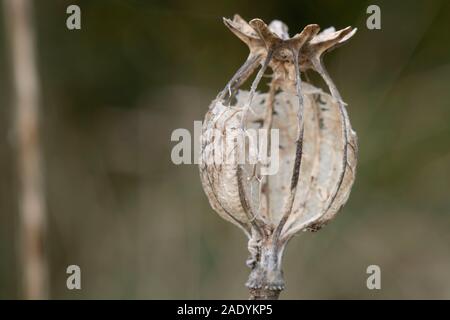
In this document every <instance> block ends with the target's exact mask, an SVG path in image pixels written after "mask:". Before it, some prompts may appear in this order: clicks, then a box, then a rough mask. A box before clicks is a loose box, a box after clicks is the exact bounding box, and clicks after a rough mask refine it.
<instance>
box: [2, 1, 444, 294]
mask: <svg viewBox="0 0 450 320" xmlns="http://www.w3.org/2000/svg"><path fill="white" fill-rule="evenodd" d="M2 4H3V3H2ZM31 4H32V5H33V6H32V11H31V17H32V20H33V21H32V25H31V26H32V31H33V32H34V36H35V39H34V42H35V49H36V52H35V59H36V70H37V74H36V78H37V81H38V85H39V89H40V90H39V98H38V99H39V104H40V105H39V107H40V109H39V112H38V117H39V120H40V131H39V134H40V148H41V159H42V162H41V163H42V167H43V171H42V177H43V181H44V184H43V185H44V187H43V188H42V190H41V192H40V194H41V196H42V197H43V204H42V208H43V210H42V212H43V214H44V215H45V217H46V218H45V222H44V225H45V226H46V235H45V238H44V239H37V240H36V241H37V242H38V244H37V246H41V247H42V250H43V251H42V253H43V254H44V255H45V256H46V259H47V267H48V291H47V292H48V294H47V296H48V297H49V298H60V299H79V298H86V299H98V298H113V299H175V298H176V299H221V298H223V299H246V298H247V296H248V293H247V289H246V288H245V286H244V283H245V281H246V279H247V276H248V273H249V269H247V267H246V266H245V260H246V257H247V249H246V247H247V243H246V242H247V240H246V239H245V236H244V235H243V233H242V232H241V231H240V230H238V228H236V227H235V226H233V225H231V224H230V223H227V222H225V221H223V220H222V219H221V218H219V216H218V215H217V214H216V213H215V212H214V211H213V210H212V209H211V207H210V206H209V204H208V200H207V198H206V196H205V195H204V193H203V190H202V188H201V184H200V179H199V174H198V168H197V166H196V165H180V166H176V165H174V164H173V163H172V162H171V159H170V153H171V149H172V147H173V146H174V145H175V144H176V143H175V142H171V141H170V136H171V133H172V131H173V130H174V129H176V128H187V129H189V130H190V131H192V130H193V121H194V120H202V119H203V116H204V114H205V112H206V110H207V107H208V105H209V103H210V101H211V100H212V99H213V98H214V97H215V96H216V94H217V93H218V91H219V90H221V89H222V88H223V87H224V85H225V84H226V82H227V81H228V80H229V79H230V77H231V76H232V75H233V74H234V72H235V71H236V70H237V68H238V67H239V66H240V65H241V64H242V62H243V61H244V59H245V58H246V57H247V48H246V46H245V45H244V44H243V43H242V42H240V40H238V39H237V38H236V37H235V36H234V35H233V34H232V33H231V32H230V31H229V30H228V29H227V28H226V27H225V26H224V25H223V23H222V20H221V19H222V17H223V16H225V17H232V15H233V14H234V13H239V14H241V15H242V16H243V17H244V18H246V19H251V18H254V17H259V18H262V19H264V20H265V21H266V22H269V21H270V20H272V19H280V20H282V21H284V22H285V23H286V24H287V25H288V26H289V27H290V33H291V34H294V33H296V32H298V31H299V30H301V29H302V28H303V27H304V26H305V25H306V24H308V23H318V24H319V25H320V26H321V27H322V28H325V27H328V26H331V25H333V26H335V27H337V28H342V27H346V26H348V25H351V26H355V27H358V29H359V31H358V33H357V34H356V36H355V37H354V38H353V39H352V40H351V41H350V42H349V43H348V44H346V45H345V46H343V47H341V48H339V49H337V50H336V51H334V52H333V53H331V54H329V55H328V56H327V58H326V61H325V63H326V65H327V66H328V68H329V71H330V74H331V75H332V78H333V79H334V80H335V82H336V84H337V86H338V88H339V89H340V91H341V94H342V95H343V97H344V100H345V101H346V102H347V103H348V104H349V106H348V112H349V115H350V118H351V121H352V125H353V128H354V129H355V131H356V132H357V133H358V136H359V145H360V151H359V164H358V174H357V179H356V182H355V185H354V187H353V191H352V194H351V196H350V199H349V201H348V203H347V205H346V206H345V207H344V209H343V210H342V211H341V212H340V214H339V215H338V216H337V217H336V219H335V220H334V221H333V222H332V223H330V224H329V225H328V226H327V227H325V228H324V229H323V230H321V231H320V232H318V233H315V234H311V233H302V234H301V235H300V236H299V237H297V238H295V239H293V240H292V241H291V242H290V244H289V245H288V247H287V250H286V254H285V259H284V271H285V280H286V283H287V288H286V290H285V291H284V292H283V294H282V298H284V299H313V298H319V299H331V298H339V299H346V298H355V299H369V298H374V299H379V298H385V299H393V298H399V299H405V298H424V299H431V298H447V299H449V298H450V194H449V193H450V90H449V89H450V41H449V40H450V39H449V30H450V2H448V1H445V0H442V1H439V0H434V1H426V0H422V1H395V2H394V1H373V2H372V1H369V2H366V1H354V0H352V1H332V0H328V1H298V0H296V1H206V0H205V1H201V0H193V1H185V0H183V1H181V0H180V1H144V0H139V1H138V0H128V1H125V0H111V1H101V0H96V1H92V0H91V1H87V0H85V1H76V0H72V1H62V0H61V1H39V2H38V1H32V2H31ZM70 4H76V5H78V6H79V7H80V8H81V27H82V28H81V30H68V29H67V28H66V19H67V17H68V16H69V15H68V14H66V8H67V6H68V5H70ZM370 4H377V5H379V6H380V8H381V30H368V29H367V28H366V19H367V17H368V16H369V15H368V14H367V13H366V9H367V7H368V6H369V5H370ZM0 10H1V12H0V17H1V18H0V19H1V20H2V21H1V23H0V298H2V299H16V298H24V297H27V295H26V292H24V289H23V276H22V272H23V271H22V270H23V269H24V266H23V265H22V264H21V261H22V260H21V258H20V248H21V247H20V245H18V244H19V243H20V239H21V238H20V232H19V230H20V228H21V227H20V225H21V223H22V222H21V218H20V210H21V207H22V206H23V204H21V201H23V199H22V197H21V192H22V191H21V188H20V176H21V172H20V171H21V170H20V168H21V166H20V159H18V156H17V152H16V151H17V149H18V147H17V143H18V142H17V141H18V139H17V137H16V134H15V132H16V131H17V128H16V129H15V121H16V120H15V119H16V116H15V114H16V111H15V108H16V107H15V100H16V99H15V93H14V92H15V89H14V84H13V80H12V78H13V75H12V73H13V70H14V67H13V61H14V59H13V57H12V56H11V50H10V49H11V48H10V44H11V39H10V38H11V37H10V36H11V32H12V31H11V29H8V28H7V21H6V22H5V20H8V19H5V18H9V19H11V16H10V15H8V13H7V12H5V6H3V5H2V7H1V9H0ZM317 84H318V85H319V86H323V85H322V83H320V82H319V83H317ZM18 162H19V164H18ZM21 199H22V200H21ZM39 250H40V249H39ZM72 264H76V265H79V266H80V267H81V275H82V278H81V283H82V289H81V290H73V291H69V290H68V289H67V288H66V279H67V276H68V275H67V274H66V268H67V266H68V265H72ZM371 264H375V265H379V266H380V268H381V274H382V278H381V279H382V280H381V286H382V289H381V290H368V289H367V287H366V279H367V277H368V275H367V274H366V268H367V266H369V265H371Z"/></svg>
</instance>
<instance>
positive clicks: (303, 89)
mask: <svg viewBox="0 0 450 320" xmlns="http://www.w3.org/2000/svg"><path fill="white" fill-rule="evenodd" d="M224 23H225V25H226V26H227V27H228V28H229V29H230V30H231V31H232V32H233V33H234V34H236V35H237V36H238V37H239V38H240V39H241V40H242V41H244V42H245V43H246V44H247V45H248V47H249V49H250V54H249V56H248V58H247V60H246V61H245V63H244V64H243V65H242V67H241V68H240V69H239V70H238V71H237V72H236V73H235V75H234V76H233V77H232V78H231V80H230V81H229V83H228V84H227V85H226V87H225V88H224V89H223V91H221V92H220V93H219V95H218V96H217V97H216V99H215V100H214V101H213V102H212V103H211V105H210V107H209V110H208V112H207V114H206V117H205V121H204V125H203V130H202V137H201V141H202V142H201V143H202V147H201V159H200V175H201V180H202V184H203V188H204V190H205V193H206V195H207V196H208V199H209V202H210V204H211V206H212V207H213V209H214V210H215V211H216V212H217V213H218V214H219V215H220V216H222V217H223V218H224V219H226V220H228V221H230V222H232V223H234V224H235V225H237V226H238V227H239V228H241V229H242V230H243V231H244V233H245V234H246V235H247V237H248V238H249V244H248V248H249V251H250V257H249V259H248V261H247V265H248V266H249V267H250V268H251V269H252V271H251V273H250V276H249V279H248V281H247V283H246V285H247V287H249V289H250V292H251V298H253V299H276V298H278V295H279V293H280V292H281V290H283V288H284V280H283V275H282V270H281V260H282V255H283V251H284V248H285V245H286V243H287V242H288V241H289V240H290V239H291V238H292V237H293V236H294V235H295V234H296V233H298V232H299V231H302V230H303V231H304V230H310V231H317V230H319V229H320V228H321V227H322V226H323V225H324V224H326V223H327V222H328V221H330V220H331V219H332V218H333V217H334V216H335V214H336V213H337V212H338V210H339V209H340V208H341V207H342V206H343V205H344V204H345V202H346V201H347V199H348V196H349V194H350V189H351V187H352V184H353V181H354V179H355V169H356V156H357V140H356V134H355V132H354V131H353V130H352V128H351V126H350V121H349V118H348V115H347V111H346V108H345V106H346V104H345V103H344V102H343V101H342V98H341V96H340V94H339V92H338V90H337V88H336V86H335V85H334V83H333V81H332V80H331V78H330V76H329V75H328V73H327V71H326V69H325V67H324V65H323V62H322V58H323V55H324V53H325V52H328V51H330V50H332V49H334V48H336V47H338V46H340V45H341V44H343V43H345V42H346V41H347V40H349V39H350V38H351V37H352V36H353V35H354V34H355V32H356V29H353V28H351V27H348V28H345V29H342V30H339V31H335V30H334V28H328V29H326V30H324V31H322V32H321V33H319V29H320V28H319V26H317V25H314V24H312V25H308V26H306V27H305V28H304V29H303V31H302V32H300V33H299V34H296V35H295V36H293V37H292V38H290V37H289V35H288V32H287V30H288V29H287V27H286V25H285V24H284V23H282V22H280V21H273V22H272V23H270V25H269V26H267V25H266V24H265V23H264V22H263V21H262V20H260V19H254V20H251V21H250V22H249V23H247V22H246V21H245V20H243V19H242V18H241V17H240V16H238V15H235V16H234V18H233V20H230V19H224ZM259 66H260V69H259V71H258V72H257V74H256V77H255V79H254V81H253V83H252V85H251V88H250V91H245V90H240V87H241V86H242V85H243V83H244V82H245V81H246V80H247V79H248V78H249V77H250V76H251V75H252V74H253V73H254V72H255V71H256V70H257V68H258V67H259ZM268 67H269V68H270V69H271V70H272V71H273V73H272V75H271V76H270V78H271V80H270V84H269V89H268V91H267V92H265V93H260V92H257V91H256V89H257V87H258V84H259V82H260V81H261V79H262V77H263V75H264V73H265V71H266V69H267V68H268ZM308 69H312V70H314V71H316V72H318V73H319V74H320V75H321V76H322V78H323V79H324V81H325V82H326V84H327V85H328V88H329V90H330V93H331V95H330V94H328V93H325V92H323V91H322V90H320V89H318V88H316V87H314V86H313V85H312V84H310V83H307V82H301V72H304V71H306V70H308ZM258 129H263V130H258ZM251 130H258V131H257V132H258V133H262V135H261V134H260V135H258V136H257V138H256V140H255V139H249V137H250V136H251V135H249V134H248V133H249V132H250V131H251ZM273 131H276V133H278V134H277V135H272V134H271V133H272V132H273ZM255 141H259V142H260V143H259V144H258V143H256V146H257V147H256V149H258V147H259V155H260V153H261V150H262V151H264V153H265V154H264V156H265V157H264V156H263V157H253V158H252V154H251V150H253V149H255V146H254V145H255V143H254V142H255ZM252 142H253V143H252ZM261 146H265V148H263V147H261ZM275 154H276V155H277V157H274V155H275ZM255 159H256V160H255ZM251 160H253V161H251ZM275 162H276V165H274V164H275ZM269 166H272V167H275V168H276V169H277V170H276V172H273V170H272V171H270V170H267V169H268V167H269Z"/></svg>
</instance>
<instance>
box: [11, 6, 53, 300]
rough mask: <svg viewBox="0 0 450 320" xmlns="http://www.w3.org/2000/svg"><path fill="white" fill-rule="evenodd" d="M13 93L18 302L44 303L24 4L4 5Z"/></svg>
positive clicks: (34, 87) (34, 83)
mask: <svg viewBox="0 0 450 320" xmlns="http://www.w3.org/2000/svg"><path fill="white" fill-rule="evenodd" d="M4 14H5V20H6V25H7V28H8V31H9V35H10V37H9V42H10V48H11V52H10V54H11V60H12V72H13V76H14V89H15V96H14V100H15V101H14V102H15V118H14V127H15V132H16V134H17V169H18V180H19V216H20V257H21V265H22V268H23V269H22V276H23V290H24V296H25V298H27V299H45V298H47V296H48V292H47V279H48V270H47V260H46V257H45V254H44V250H43V249H44V248H43V242H44V241H43V239H44V234H45V224H46V221H45V220H46V219H45V196H44V188H43V174H42V162H41V146H40V141H39V140H40V139H39V130H38V127H39V126H38V122H39V120H38V118H39V102H38V101H39V84H38V76H37V68H36V61H35V50H34V33H33V26H32V22H31V21H32V7H31V1H28V0H4Z"/></svg>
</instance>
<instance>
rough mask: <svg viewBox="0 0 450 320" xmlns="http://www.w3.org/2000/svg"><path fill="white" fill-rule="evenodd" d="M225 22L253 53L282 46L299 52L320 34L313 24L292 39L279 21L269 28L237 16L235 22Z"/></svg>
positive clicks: (261, 21)
mask: <svg viewBox="0 0 450 320" xmlns="http://www.w3.org/2000/svg"><path fill="white" fill-rule="evenodd" d="M223 21H224V23H225V25H226V26H227V27H228V28H229V29H230V30H231V31H232V32H233V33H234V34H235V35H236V36H237V37H238V38H239V39H241V40H242V41H243V42H244V43H246V44H247V46H248V47H249V48H250V51H251V52H255V51H258V50H264V51H267V50H268V49H270V48H274V47H276V46H278V45H281V44H283V45H285V46H286V47H288V46H292V47H293V48H294V49H297V50H299V49H300V47H301V46H302V45H303V44H305V43H306V42H307V41H308V40H311V39H312V38H313V36H315V35H316V34H317V33H318V32H319V26H318V25H315V24H312V25H308V26H306V27H305V28H304V29H303V31H302V32H301V33H298V34H296V35H295V36H293V37H292V38H290V37H289V33H288V27H287V26H286V25H285V24H284V23H283V22H281V21H279V20H273V21H272V22H271V23H270V24H269V26H267V25H266V24H265V23H264V21H263V20H261V19H253V20H251V21H250V22H247V21H245V20H244V19H242V17H241V16H239V15H238V14H236V15H234V17H233V20H231V19H227V18H223Z"/></svg>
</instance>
